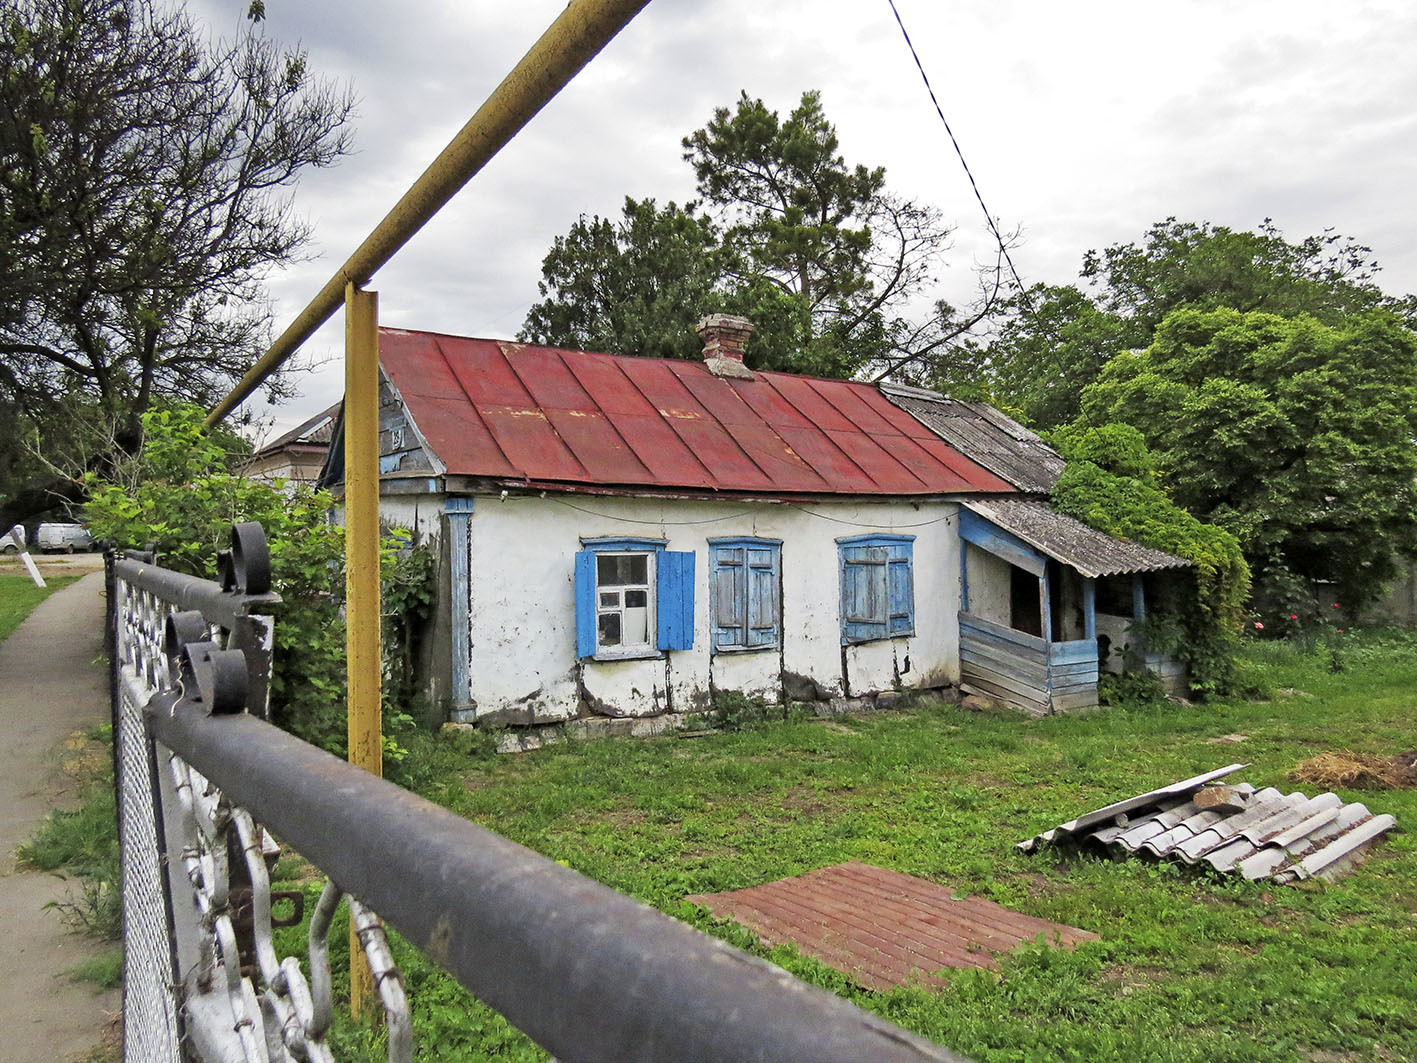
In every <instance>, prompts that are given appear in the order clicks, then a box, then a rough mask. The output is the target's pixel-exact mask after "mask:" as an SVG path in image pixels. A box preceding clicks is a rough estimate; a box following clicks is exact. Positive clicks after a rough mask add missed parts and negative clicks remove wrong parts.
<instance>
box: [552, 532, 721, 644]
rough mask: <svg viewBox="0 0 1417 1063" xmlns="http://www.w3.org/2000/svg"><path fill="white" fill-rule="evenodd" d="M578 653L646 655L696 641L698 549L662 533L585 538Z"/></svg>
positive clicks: (579, 574)
mask: <svg viewBox="0 0 1417 1063" xmlns="http://www.w3.org/2000/svg"><path fill="white" fill-rule="evenodd" d="M581 545H582V546H583V547H584V549H583V550H581V551H580V552H579V553H577V554H576V567H575V588H576V656H577V657H595V658H599V659H606V660H610V659H614V658H617V657H644V656H650V655H653V654H656V653H658V652H660V651H661V650H687V649H688V648H689V647H690V646H692V645H693V643H694V552H693V551H692V550H690V551H687V552H678V551H673V550H666V549H665V548H664V546H665V541H664V540H663V539H641V538H605V539H582V540H581Z"/></svg>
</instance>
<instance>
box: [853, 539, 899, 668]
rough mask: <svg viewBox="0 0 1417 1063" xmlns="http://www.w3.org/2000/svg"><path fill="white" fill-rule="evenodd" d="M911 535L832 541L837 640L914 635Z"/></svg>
mask: <svg viewBox="0 0 1417 1063" xmlns="http://www.w3.org/2000/svg"><path fill="white" fill-rule="evenodd" d="M914 546H915V536H913V535H887V534H876V535H853V536H851V537H849V538H845V539H838V540H837V550H838V552H839V558H840V562H841V641H842V644H843V645H845V644H848V643H855V642H870V641H872V640H873V639H886V638H892V637H894V636H896V635H913V634H915V572H914V567H913V566H914V556H913V555H914Z"/></svg>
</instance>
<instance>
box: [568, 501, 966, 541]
mask: <svg viewBox="0 0 1417 1063" xmlns="http://www.w3.org/2000/svg"><path fill="white" fill-rule="evenodd" d="M546 501H548V502H555V503H556V504H557V505H558V506H565V507H566V508H567V509H574V510H575V511H576V512H577V513H584V514H586V515H587V516H590V517H596V518H598V519H600V520H615V521H621V522H623V523H625V524H645V525H650V526H652V527H661V526H662V527H668V528H680V527H692V526H694V525H698V524H717V523H719V522H720V521H725V520H739V519H740V518H742V517H751V516H755V515H756V512H757V511H755V510H751V509H745V510H744V511H743V512H741V513H728V514H726V515H724V516H722V517H708V518H706V519H704V520H639V519H637V518H635V517H621V516H616V515H613V514H610V513H597V512H596V511H595V510H593V509H586V508H585V507H584V506H578V505H576V504H574V503H572V502H567V501H565V500H564V499H561V498H554V497H552V496H550V495H548V496H547V497H546ZM773 504H774V505H785V506H786V507H787V508H788V509H795V510H796V511H797V512H799V513H804V514H806V515H807V516H809V517H816V518H817V519H818V520H825V521H830V522H831V523H833V524H845V525H847V526H848V527H851V528H870V529H871V530H873V531H882V532H891V531H899V530H900V529H902V528H928V527H929V526H930V525H932V524H940V523H941V522H945V521H948V520H949V519H950V517H951V516H952V514H945V515H944V516H942V517H935V518H933V519H932V520H926V521H921V522H920V523H918V524H893V525H891V526H890V527H889V528H883V527H882V526H881V525H880V524H879V523H876V522H869V521H859V520H844V519H842V518H841V517H829V516H827V515H826V514H825V513H815V512H813V511H812V510H810V509H806V508H805V507H803V506H799V505H798V504H797V503H795V502H781V503H773Z"/></svg>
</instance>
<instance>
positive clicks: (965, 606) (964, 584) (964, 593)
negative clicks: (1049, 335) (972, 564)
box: [959, 539, 969, 613]
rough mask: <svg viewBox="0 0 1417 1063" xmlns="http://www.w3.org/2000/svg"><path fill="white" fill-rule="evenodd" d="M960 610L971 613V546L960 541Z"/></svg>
mask: <svg viewBox="0 0 1417 1063" xmlns="http://www.w3.org/2000/svg"><path fill="white" fill-rule="evenodd" d="M959 609H960V612H962V613H967V612H969V544H968V543H967V542H965V541H964V540H963V539H961V540H960V541H959Z"/></svg>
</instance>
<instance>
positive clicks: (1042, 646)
mask: <svg viewBox="0 0 1417 1063" xmlns="http://www.w3.org/2000/svg"><path fill="white" fill-rule="evenodd" d="M959 623H960V628H961V629H963V628H964V627H965V626H966V625H968V626H969V627H972V628H976V629H977V630H979V631H981V632H983V633H985V634H988V635H993V636H994V637H995V638H1001V639H1005V640H1007V641H1009V642H1015V643H1018V644H1019V645H1020V646H1033V647H1036V648H1037V649H1038V651H1039V652H1040V653H1042V652H1044V651H1045V650H1046V649H1047V647H1048V643H1046V642H1044V641H1043V640H1042V639H1041V638H1039V637H1038V636H1037V635H1030V634H1028V633H1027V632H1026V631H1015V630H1014V629H1013V628H1011V627H1006V626H1005V625H1003V624H996V623H995V622H994V621H992V620H985V619H984V618H983V617H982V616H975V615H974V614H973V613H961V614H960V615H959Z"/></svg>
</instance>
